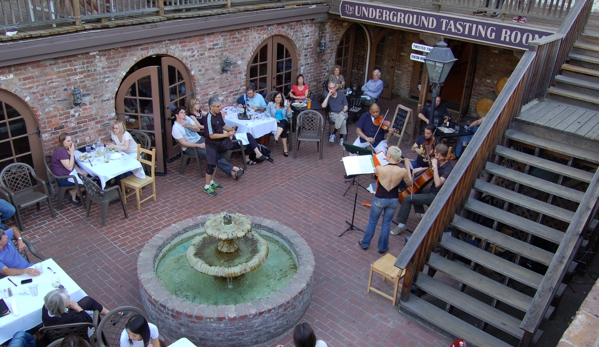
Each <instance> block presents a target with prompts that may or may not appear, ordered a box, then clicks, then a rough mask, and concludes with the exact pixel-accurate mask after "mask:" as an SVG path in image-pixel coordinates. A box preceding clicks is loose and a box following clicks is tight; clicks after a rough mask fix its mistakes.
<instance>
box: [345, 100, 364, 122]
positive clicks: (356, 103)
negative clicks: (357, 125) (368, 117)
mask: <svg viewBox="0 0 599 347" xmlns="http://www.w3.org/2000/svg"><path fill="white" fill-rule="evenodd" d="M348 102H349V110H348V111H347V115H348V119H347V121H348V122H351V123H354V122H355V121H356V116H357V118H358V119H359V117H360V114H361V113H362V103H363V102H364V99H362V98H360V97H357V98H356V97H354V98H349V100H348Z"/></svg>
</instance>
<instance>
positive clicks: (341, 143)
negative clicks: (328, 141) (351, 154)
mask: <svg viewBox="0 0 599 347" xmlns="http://www.w3.org/2000/svg"><path fill="white" fill-rule="evenodd" d="M339 146H343V137H342V138H340V139H339Z"/></svg>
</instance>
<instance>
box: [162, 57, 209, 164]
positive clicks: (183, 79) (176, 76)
mask: <svg viewBox="0 0 599 347" xmlns="http://www.w3.org/2000/svg"><path fill="white" fill-rule="evenodd" d="M160 63H161V66H162V95H163V96H164V102H163V107H164V115H165V121H164V124H165V127H164V130H165V133H166V137H165V146H166V157H167V158H168V159H171V158H174V157H175V156H176V155H177V154H179V152H181V149H180V146H179V143H178V142H177V141H176V140H175V139H173V136H172V134H171V131H172V128H173V121H174V118H173V111H174V110H175V108H177V107H185V108H186V109H187V103H188V102H189V100H190V99H191V92H192V89H193V88H192V86H191V78H190V77H189V74H188V73H187V69H186V68H185V65H183V63H181V62H180V61H178V60H177V59H175V58H171V57H162V59H161V60H160ZM202 136H203V134H202Z"/></svg>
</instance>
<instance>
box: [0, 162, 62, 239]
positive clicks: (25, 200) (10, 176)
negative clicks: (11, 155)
mask: <svg viewBox="0 0 599 347" xmlns="http://www.w3.org/2000/svg"><path fill="white" fill-rule="evenodd" d="M0 186H1V187H2V189H4V191H6V193H8V196H9V198H10V200H9V201H10V203H11V204H13V206H14V207H15V209H16V212H15V216H16V223H17V225H18V226H19V229H21V230H25V228H24V225H23V219H22V218H21V208H24V207H28V206H31V205H33V204H36V205H37V209H38V210H39V209H40V202H42V201H44V200H46V202H47V203H48V207H49V208H50V215H52V218H54V217H55V214H54V208H53V207H52V202H51V201H50V194H49V193H48V188H47V187H46V182H44V181H43V180H42V179H41V178H39V177H37V175H36V174H35V171H34V170H33V168H32V167H31V166H29V165H27V164H24V163H13V164H10V165H8V166H7V167H5V168H4V170H2V172H1V173H0Z"/></svg>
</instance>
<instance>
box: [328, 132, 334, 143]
mask: <svg viewBox="0 0 599 347" xmlns="http://www.w3.org/2000/svg"><path fill="white" fill-rule="evenodd" d="M329 142H330V143H333V142H335V134H331V136H329Z"/></svg>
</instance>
